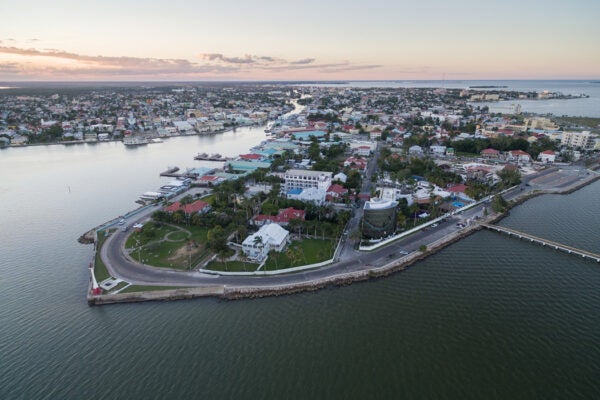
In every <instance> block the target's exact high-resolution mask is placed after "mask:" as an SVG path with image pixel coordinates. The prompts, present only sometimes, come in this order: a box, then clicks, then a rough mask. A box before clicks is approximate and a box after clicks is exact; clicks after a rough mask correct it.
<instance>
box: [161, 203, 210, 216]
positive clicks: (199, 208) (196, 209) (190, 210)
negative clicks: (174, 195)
mask: <svg viewBox="0 0 600 400" xmlns="http://www.w3.org/2000/svg"><path fill="white" fill-rule="evenodd" d="M180 210H181V211H183V213H184V214H185V215H186V216H188V217H189V216H191V215H193V214H195V213H204V212H207V211H209V210H210V204H208V203H207V202H205V201H202V200H196V201H195V202H193V203H190V204H181V203H180V202H178V201H176V202H175V203H173V204H171V205H170V206H167V207H165V211H166V212H170V213H173V212H176V211H180Z"/></svg>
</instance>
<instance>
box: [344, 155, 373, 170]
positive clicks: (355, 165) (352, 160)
mask: <svg viewBox="0 0 600 400" xmlns="http://www.w3.org/2000/svg"><path fill="white" fill-rule="evenodd" d="M367 165H368V161H367V160H365V159H364V158H357V157H348V158H347V159H346V161H344V167H350V168H352V169H358V170H361V171H364V170H365V169H367Z"/></svg>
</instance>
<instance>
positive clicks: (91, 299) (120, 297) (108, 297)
mask: <svg viewBox="0 0 600 400" xmlns="http://www.w3.org/2000/svg"><path fill="white" fill-rule="evenodd" d="M88 293H90V292H88ZM224 293H225V287H224V286H222V285H216V286H207V287H194V288H178V289H166V290H153V291H146V292H132V293H119V294H101V295H97V296H94V295H91V294H90V295H88V298H87V301H88V304H89V305H90V306H99V305H104V304H117V303H137V302H141V301H171V300H183V299H194V298H197V297H223V294H224Z"/></svg>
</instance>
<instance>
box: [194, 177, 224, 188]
mask: <svg viewBox="0 0 600 400" xmlns="http://www.w3.org/2000/svg"><path fill="white" fill-rule="evenodd" d="M224 180H225V178H223V177H221V176H216V175H204V176H203V177H202V178H200V179H198V181H199V182H200V184H202V185H207V186H208V185H218V184H219V183H221V182H223V181H224Z"/></svg>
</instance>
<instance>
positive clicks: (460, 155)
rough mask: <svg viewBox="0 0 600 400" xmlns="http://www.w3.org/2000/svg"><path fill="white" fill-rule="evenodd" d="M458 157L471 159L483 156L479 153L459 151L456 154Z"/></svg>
mask: <svg viewBox="0 0 600 400" xmlns="http://www.w3.org/2000/svg"><path fill="white" fill-rule="evenodd" d="M455 155H456V156H457V157H470V158H480V157H481V154H477V153H465V152H462V151H457V152H456V154H455Z"/></svg>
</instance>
